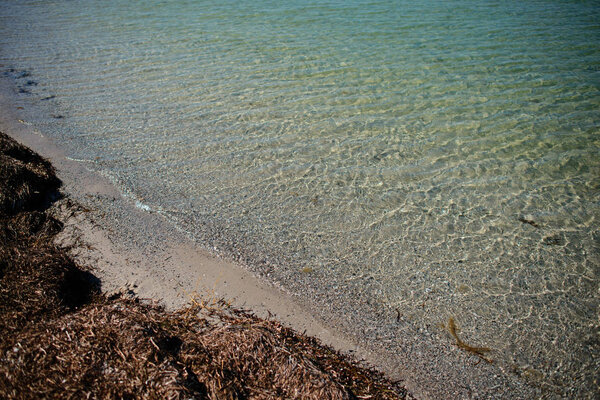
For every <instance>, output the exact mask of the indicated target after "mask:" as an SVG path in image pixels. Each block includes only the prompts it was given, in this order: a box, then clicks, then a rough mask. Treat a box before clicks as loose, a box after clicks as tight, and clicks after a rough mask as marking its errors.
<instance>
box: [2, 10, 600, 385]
mask: <svg viewBox="0 0 600 400" xmlns="http://www.w3.org/2000/svg"><path fill="white" fill-rule="evenodd" d="M1 4H2V7H0V63H1V64H2V65H3V68H4V69H3V71H5V72H6V74H7V75H8V76H10V77H13V78H15V79H16V80H17V82H19V84H20V85H21V87H22V89H23V90H22V91H23V92H30V93H22V94H21V95H22V96H23V97H24V98H29V99H31V101H32V102H39V103H40V104H43V105H44V107H47V108H48V109H52V110H53V111H52V113H54V114H53V115H54V116H55V117H56V116H59V115H60V116H64V118H51V117H49V116H48V115H45V116H38V117H37V118H38V119H37V120H34V121H33V123H35V124H36V125H37V126H38V127H39V128H40V129H42V130H44V132H48V134H50V135H51V136H54V137H56V138H58V139H60V140H62V141H63V142H64V143H66V144H67V145H68V146H69V148H70V151H71V156H72V157H74V158H77V159H86V160H89V161H91V162H93V164H94V168H96V169H98V170H100V171H102V172H103V173H104V174H106V175H108V176H110V177H112V179H114V180H115V182H117V184H118V185H119V186H120V187H121V189H122V190H123V192H124V193H126V194H127V195H129V196H131V197H133V198H134V199H135V200H136V201H137V202H139V204H140V205H143V206H144V207H148V208H150V209H152V210H155V211H158V212H161V213H163V214H164V215H166V216H168V217H169V218H171V219H172V221H173V222H174V223H176V224H177V225H178V226H180V227H182V228H183V229H185V230H187V231H188V232H190V234H192V235H194V237H196V238H197V239H198V241H199V242H200V243H202V244H204V245H205V246H208V247H211V248H216V249H217V250H218V251H219V252H221V253H224V254H227V255H229V256H233V257H235V258H237V259H238V260H240V261H242V262H244V263H247V264H248V265H249V266H250V268H252V269H253V270H254V271H256V272H257V273H259V274H261V275H264V276H267V277H268V278H269V279H271V280H274V281H277V282H280V283H281V284H282V285H283V286H284V287H286V288H287V289H288V290H290V291H291V292H293V293H297V294H298V295H299V296H301V297H304V298H306V299H309V300H311V301H314V302H316V303H323V304H331V312H332V313H333V314H335V315H337V316H338V317H339V319H340V321H342V322H341V323H342V324H345V325H346V326H347V328H348V330H350V331H351V330H352V326H357V325H360V323H361V321H363V319H364V320H369V321H372V320H375V321H379V322H377V323H376V324H375V325H374V326H375V327H376V328H377V329H380V330H381V332H387V331H386V329H390V328H389V326H388V327H387V328H386V323H385V321H384V320H385V318H387V317H386V316H389V315H392V316H395V315H396V313H399V314H401V315H402V316H403V317H405V318H406V323H410V324H414V325H415V326H417V327H418V328H419V329H421V330H423V331H425V332H428V333H429V334H432V335H434V336H436V337H438V339H437V340H440V341H447V342H451V338H449V337H448V335H447V334H445V333H444V332H443V330H442V329H441V328H440V327H439V325H440V323H444V322H446V321H447V320H448V318H449V317H454V318H455V319H456V320H457V322H459V324H460V326H461V328H462V329H461V335H464V337H466V338H469V342H472V343H476V344H480V345H485V346H487V347H490V348H492V349H493V350H494V351H493V353H492V355H491V357H492V358H494V360H495V361H496V364H497V365H498V366H499V367H500V368H501V369H502V370H504V371H505V372H506V373H511V374H516V375H518V376H520V377H522V379H524V380H525V381H527V382H529V383H533V384H534V385H541V386H545V387H549V388H550V389H549V390H557V391H559V392H561V393H562V392H564V391H568V390H571V389H572V390H575V391H576V392H577V393H587V394H588V395H589V394H590V393H592V392H593V391H594V390H596V389H597V387H598V384H597V382H596V383H595V382H594V379H595V373H597V371H598V370H599V368H600V365H599V361H598V359H599V355H600V344H599V317H600V316H599V312H598V303H599V287H598V280H599V270H600V230H599V228H598V226H599V224H598V221H599V217H600V153H599V149H600V112H599V110H600V46H599V43H600V20H599V18H598V15H600V3H598V2H591V1H588V2H586V1H564V2H556V1H520V2H513V1H506V2H492V1H456V2H433V1H431V2H430V1H424V0H423V1H411V2H404V1H364V2H363V1H344V2H337V1H329V2H327V1H293V0H284V1H277V2H275V1H274V2H269V1H253V2H248V3H245V4H239V2H237V1H235V2H234V1H219V2H210V1H172V2H160V1H146V2H132V1H121V0H113V1H106V2H95V1H79V2H76V3H73V2H66V1H18V2H17V1H14V2H13V1H4V2H2V3H1ZM10 68H12V69H14V70H13V71H10V70H9V69H10ZM23 70H27V71H30V73H31V75H30V76H29V77H24V76H22V75H23V74H22V73H21V72H19V71H23ZM19 74H20V75H19ZM27 80H34V81H35V84H34V83H29V84H27ZM51 95H52V96H55V97H53V98H50V99H47V100H42V99H46V98H47V97H49V96H51ZM307 283H308V286H309V289H306V284H307ZM352 298H355V299H356V298H360V299H361V300H360V301H358V302H357V303H358V304H357V305H356V313H349V312H348V311H347V308H345V307H347V306H344V304H346V303H347V302H348V299H352ZM328 312H329V309H328V310H327V313H328ZM357 314H358V315H357ZM373 316H374V317H373ZM394 319H395V318H393V317H392V320H394ZM344 321H345V322H344ZM382 321H383V322H382ZM378 324H379V325H378ZM388 325H389V324H388ZM398 340H400V339H398Z"/></svg>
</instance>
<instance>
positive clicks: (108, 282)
mask: <svg viewBox="0 0 600 400" xmlns="http://www.w3.org/2000/svg"><path fill="white" fill-rule="evenodd" d="M11 85H12V83H11V82H9V81H8V80H2V82H1V87H0V130H1V131H3V132H6V133H7V134H9V135H10V136H12V137H13V138H15V139H16V140H18V141H19V142H21V143H23V144H24V145H26V146H28V147H30V148H32V149H33V150H35V151H36V152H38V153H40V154H41V155H42V156H44V157H46V158H48V159H49V160H50V161H51V162H52V164H53V165H54V166H55V167H56V169H57V171H58V175H59V177H60V179H61V180H62V181H63V183H64V186H63V189H62V190H63V191H64V192H65V193H67V194H68V197H69V198H70V199H72V200H73V201H75V202H77V203H78V204H80V205H81V206H82V207H83V208H84V210H85V211H84V212H81V213H77V214H76V215H70V214H72V213H70V212H69V210H68V208H67V207H64V209H63V211H64V215H62V217H61V218H62V219H63V220H64V222H65V230H64V232H63V234H62V237H61V242H62V243H63V244H66V245H76V250H75V253H76V255H77V259H78V260H81V262H82V263H88V264H89V263H90V262H91V261H93V263H94V265H96V270H95V271H94V273H95V274H96V275H97V276H98V278H99V279H100V280H101V282H102V290H103V291H105V292H106V293H116V292H122V293H129V294H131V295H134V296H137V297H139V298H142V299H152V300H155V301H158V302H160V303H161V304H164V305H165V306H166V307H167V308H169V309H176V308H179V307H181V306H184V305H186V304H189V303H190V301H204V302H210V301H216V300H217V299H226V300H227V301H228V302H231V304H232V305H234V306H236V307H241V308H245V309H249V310H251V311H252V312H254V313H256V314H257V315H259V316H262V317H272V318H274V319H276V320H278V321H281V322H282V323H283V324H284V325H286V326H290V327H292V328H293V329H295V330H296V331H298V332H305V333H306V334H307V335H310V336H315V337H317V338H319V339H320V340H321V341H322V342H323V343H325V344H327V345H330V346H332V347H334V348H336V349H338V350H340V351H342V352H344V353H347V354H351V355H353V356H354V357H356V358H357V359H361V360H365V361H366V363H367V364H368V365H372V366H374V367H376V368H377V369H379V370H381V371H383V372H384V373H385V374H386V375H387V376H389V377H390V378H391V379H395V380H401V381H402V382H403V384H404V385H405V386H406V387H407V389H408V390H409V392H411V393H412V394H413V395H414V396H415V397H416V398H424V399H426V398H431V399H439V398H502V399H507V398H515V399H516V398H536V397H539V396H541V395H542V391H540V389H538V388H535V387H533V386H530V385H528V384H527V383H525V382H524V381H523V380H522V379H519V378H518V377H517V376H516V375H512V374H510V373H509V372H508V371H502V370H500V369H499V368H498V367H497V366H496V365H494V364H493V362H486V361H485V360H482V359H481V358H480V357H478V356H477V355H476V354H472V353H471V352H469V351H465V349H464V348H460V347H459V346H457V345H456V341H455V340H454V338H453V337H452V335H451V334H450V333H449V332H447V333H446V335H445V336H446V337H445V340H444V341H440V340H439V338H438V337H432V336H426V335H421V334H420V332H418V331H417V330H416V329H414V328H413V327H412V326H411V324H410V323H409V322H408V321H404V320H403V319H402V316H401V315H400V314H397V313H393V312H392V313H390V315H382V316H380V318H388V319H390V320H392V321H395V322H396V323H397V325H396V327H397V331H396V333H395V337H394V338H395V339H397V340H394V341H391V340H386V338H385V337H379V338H377V337H373V336H372V335H370V332H369V329H368V328H369V327H368V326H366V327H364V329H362V330H358V331H359V332H360V331H362V332H363V334H362V335H356V334H354V335H351V334H349V332H348V329H346V328H347V327H348V323H349V322H348V320H347V321H345V322H344V321H342V320H340V319H339V318H338V317H334V316H333V315H332V318H330V319H327V318H325V317H324V315H327V311H326V310H323V308H322V307H323V305H322V304H311V303H309V302H306V301H302V300H301V299H300V298H298V297H297V296H293V295H291V294H290V293H288V292H286V290H285V288H284V287H281V286H279V285H274V284H273V283H272V282H270V281H269V279H268V278H269V277H268V276H267V275H263V276H261V277H258V276H256V275H255V274H253V273H251V272H250V271H249V270H248V269H247V268H245V267H244V266H241V265H238V264H236V263H234V262H233V261H231V260H227V259H224V258H222V257H220V256H219V253H218V250H216V251H215V249H206V248H202V244H201V243H195V242H194V241H192V240H190V238H189V237H187V236H186V234H185V233H184V232H181V231H179V230H177V229H176V228H175V227H174V226H173V225H172V224H171V223H170V222H169V221H168V220H166V219H165V218H164V216H162V215H160V214H159V213H155V212H149V211H148V210H145V209H144V207H140V206H139V204H138V205H136V203H135V201H134V200H133V199H131V198H128V197H127V196H126V195H123V194H122V193H120V192H119V191H118V190H117V189H116V188H115V186H114V185H113V184H112V183H111V182H110V180H109V179H107V178H106V177H104V176H102V175H100V174H98V173H96V172H94V171H92V169H91V168H88V166H87V165H86V162H81V161H77V160H74V159H70V158H69V157H67V156H66V155H65V153H64V150H63V149H62V148H61V146H60V143H55V142H53V141H52V140H50V139H49V138H47V137H46V136H45V134H44V132H43V131H40V130H39V129H38V128H34V127H33V126H32V125H31V124H28V122H27V120H26V113H25V110H23V107H22V105H21V104H19V103H18V102H16V101H15V97H14V95H13V94H14V93H15V87H13V86H11ZM210 250H212V251H210ZM356 301H357V302H360V301H361V300H360V299H356ZM354 309H355V307H354V305H353V304H348V308H347V313H348V315H350V314H351V313H352V312H353V310H354ZM324 311H325V312H324ZM349 320H350V321H351V319H349ZM356 331H357V330H354V332H356ZM491 357H492V358H493V353H492V355H491ZM544 395H545V396H550V397H552V396H554V395H553V394H552V393H544Z"/></svg>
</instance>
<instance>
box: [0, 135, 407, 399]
mask: <svg viewBox="0 0 600 400" xmlns="http://www.w3.org/2000/svg"><path fill="white" fill-rule="evenodd" d="M23 155H25V156H26V157H23ZM15 157H20V158H19V159H17V158H15ZM24 160H26V161H24ZM0 172H1V175H0V193H2V195H1V196H2V197H0V200H1V201H0V397H1V398H7V399H29V398H61V399H63V398H64V399H80V398H98V399H112V398H130V399H189V398H198V399H246V398H247V399H275V398H291V399H352V398H372V399H395V398H407V397H409V395H408V394H407V393H406V391H405V390H404V389H403V388H402V387H401V386H400V385H399V383H398V382H391V381H389V380H387V379H386V378H385V377H384V376H383V375H382V374H380V373H378V372H377V371H374V370H372V369H368V368H364V367H363V366H362V365H361V364H359V363H358V362H356V361H353V360H351V359H349V358H348V357H346V356H343V355H340V354H339V353H337V352H336V351H334V350H333V349H331V348H329V347H327V346H323V345H321V344H320V343H319V342H318V341H317V340H316V339H314V338H309V337H306V336H303V335H301V334H298V333H296V332H294V331H293V330H291V329H288V328H286V327H283V326H282V325H281V324H279V323H278V322H276V321H272V320H263V319H259V318H257V317H255V316H253V315H252V314H251V313H249V312H246V311H243V310H238V309H234V308H231V307H226V306H224V305H223V304H224V303H221V306H218V307H210V308H207V307H197V306H193V307H189V308H186V309H182V310H179V311H177V312H167V311H165V310H164V309H162V308H160V307H158V306H156V305H153V304H145V303H142V302H140V301H138V300H136V299H125V298H121V297H115V298H108V297H106V296H105V295H103V294H102V293H101V291H100V284H99V282H98V280H97V279H96V278H95V277H94V276H93V275H92V274H91V273H90V272H89V270H85V269H83V268H81V267H80V266H78V265H77V264H76V263H75V262H74V261H73V259H72V258H71V257H70V256H69V253H68V249H65V248H61V247H59V246H57V245H56V244H55V243H54V238H55V235H56V234H57V233H58V232H60V230H61V228H62V224H61V223H60V222H59V221H57V220H56V219H54V218H53V217H51V216H49V214H48V212H47V210H45V207H46V206H47V205H48V202H47V200H48V199H52V198H56V197H57V193H56V190H57V189H58V186H59V181H58V179H57V178H56V176H55V175H54V171H53V169H52V166H51V165H50V164H49V163H48V162H46V161H45V160H43V159H41V158H40V157H39V156H37V155H36V154H35V153H32V152H30V151H29V150H27V149H24V148H20V147H19V145H18V144H17V143H16V142H14V141H12V139H10V138H8V137H7V136H6V135H4V134H2V133H0ZM57 182H58V184H57Z"/></svg>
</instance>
